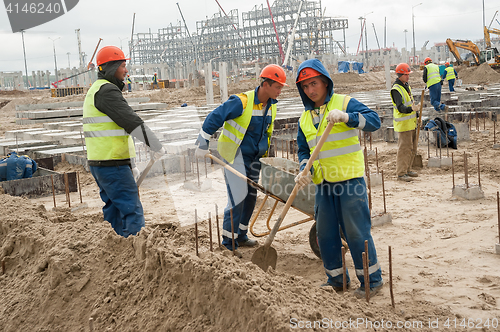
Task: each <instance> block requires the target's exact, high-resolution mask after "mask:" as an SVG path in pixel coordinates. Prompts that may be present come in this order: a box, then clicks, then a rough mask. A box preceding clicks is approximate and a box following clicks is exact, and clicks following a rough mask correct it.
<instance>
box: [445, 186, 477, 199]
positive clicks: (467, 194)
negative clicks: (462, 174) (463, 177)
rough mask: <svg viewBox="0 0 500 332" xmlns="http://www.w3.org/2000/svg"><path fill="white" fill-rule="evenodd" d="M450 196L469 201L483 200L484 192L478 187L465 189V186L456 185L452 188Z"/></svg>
mask: <svg viewBox="0 0 500 332" xmlns="http://www.w3.org/2000/svg"><path fill="white" fill-rule="evenodd" d="M452 195H453V196H458V197H462V198H465V199H466V200H469V201H473V200H476V199H481V198H484V192H483V190H482V189H481V187H480V186H478V185H469V187H466V185H465V184H463V185H457V186H455V187H454V188H453V190H452Z"/></svg>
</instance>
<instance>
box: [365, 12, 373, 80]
mask: <svg viewBox="0 0 500 332" xmlns="http://www.w3.org/2000/svg"><path fill="white" fill-rule="evenodd" d="M371 13H373V12H369V13H368V14H365V15H363V20H364V26H365V58H366V69H365V70H366V72H368V35H367V33H366V16H368V15H370V14H371Z"/></svg>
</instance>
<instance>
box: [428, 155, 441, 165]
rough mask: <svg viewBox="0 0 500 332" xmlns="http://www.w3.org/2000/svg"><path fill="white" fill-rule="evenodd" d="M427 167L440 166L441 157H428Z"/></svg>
mask: <svg viewBox="0 0 500 332" xmlns="http://www.w3.org/2000/svg"><path fill="white" fill-rule="evenodd" d="M427 167H441V159H439V158H435V157H430V158H429V159H428V160H427Z"/></svg>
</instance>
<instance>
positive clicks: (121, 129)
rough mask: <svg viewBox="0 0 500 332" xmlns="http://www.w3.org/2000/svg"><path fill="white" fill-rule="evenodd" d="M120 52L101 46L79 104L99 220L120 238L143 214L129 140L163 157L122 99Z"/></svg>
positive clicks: (124, 71) (155, 141)
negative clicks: (96, 188)
mask: <svg viewBox="0 0 500 332" xmlns="http://www.w3.org/2000/svg"><path fill="white" fill-rule="evenodd" d="M126 60H130V59H125V55H124V54H123V52H122V50H120V49H119V48H118V47H115V46H105V47H103V48H102V49H100V50H99V52H98V53H97V58H96V61H97V66H98V69H99V73H98V79H97V81H95V82H94V84H92V86H91V87H90V89H89V91H88V92H87V96H86V97H85V101H84V103H83V131H84V134H85V144H86V146H87V159H88V164H89V167H90V172H91V173H92V175H93V176H94V179H95V180H96V182H97V185H98V186H99V191H100V192H99V193H100V195H101V199H102V200H103V202H104V203H105V205H104V207H103V208H102V211H103V214H104V220H107V221H108V222H109V223H110V224H111V226H112V227H113V229H114V230H115V232H116V233H117V234H119V235H122V236H124V237H128V236H129V235H135V234H137V233H138V232H139V231H140V230H141V228H142V227H144V212H143V210H142V204H141V201H140V200H139V192H138V188H137V185H136V183H135V179H134V175H133V174H134V173H135V175H136V176H137V175H138V173H139V171H138V170H137V168H134V169H133V170H132V163H131V158H134V157H135V146H134V141H133V139H132V137H131V135H132V136H134V137H136V138H138V139H139V140H141V141H143V142H144V143H145V144H146V145H147V146H149V147H150V148H151V149H152V150H153V151H156V152H155V156H156V158H159V157H160V156H161V155H163V154H164V153H165V150H164V149H163V147H162V145H161V143H160V141H159V140H158V138H157V137H156V136H155V135H154V134H153V132H152V131H151V130H150V129H149V128H148V127H147V126H146V125H145V124H144V121H143V120H142V119H141V118H140V117H139V116H138V115H137V114H135V112H134V110H133V109H132V108H131V107H130V106H129V105H128V103H127V101H126V100H125V98H123V95H122V89H123V87H124V85H125V83H124V80H125V77H126V76H127V73H128V70H127V68H126V66H125V64H126Z"/></svg>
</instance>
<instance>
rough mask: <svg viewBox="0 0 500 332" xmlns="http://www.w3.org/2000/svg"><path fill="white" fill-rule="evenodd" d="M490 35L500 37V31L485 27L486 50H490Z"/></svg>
mask: <svg viewBox="0 0 500 332" xmlns="http://www.w3.org/2000/svg"><path fill="white" fill-rule="evenodd" d="M490 33H494V34H496V35H500V30H499V29H495V28H490V29H488V28H487V27H484V41H485V42H486V48H491V38H490Z"/></svg>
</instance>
